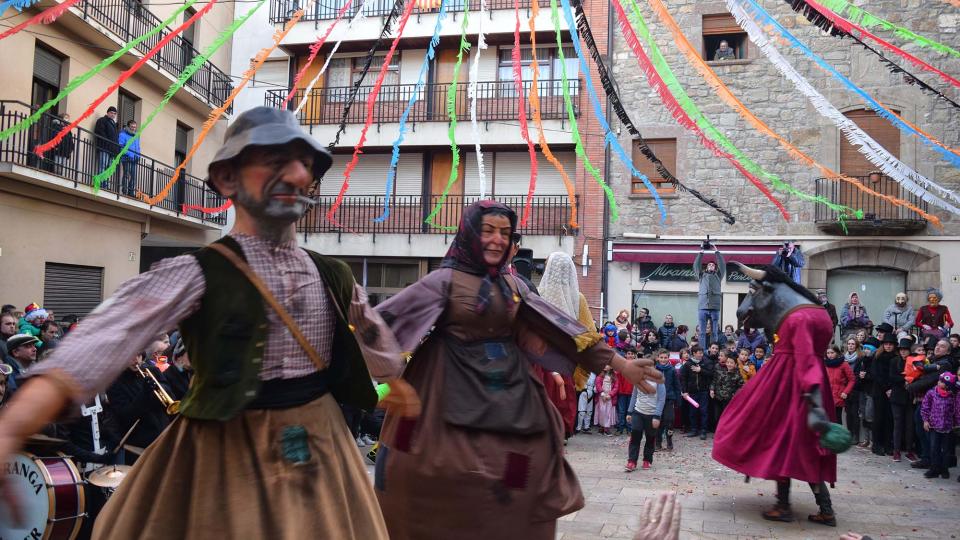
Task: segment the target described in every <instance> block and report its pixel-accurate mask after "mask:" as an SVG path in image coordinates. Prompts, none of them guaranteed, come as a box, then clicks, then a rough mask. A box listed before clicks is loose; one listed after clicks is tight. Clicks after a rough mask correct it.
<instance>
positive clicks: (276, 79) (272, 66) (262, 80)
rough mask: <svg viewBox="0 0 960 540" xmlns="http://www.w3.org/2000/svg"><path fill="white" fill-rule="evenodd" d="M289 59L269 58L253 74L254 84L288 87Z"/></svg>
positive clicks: (269, 86)
mask: <svg viewBox="0 0 960 540" xmlns="http://www.w3.org/2000/svg"><path fill="white" fill-rule="evenodd" d="M288 66H289V61H288V60H287V59H286V58H284V59H282V60H267V61H266V62H264V63H263V65H262V66H260V69H258V70H257V72H256V73H255V74H254V76H253V83H254V84H253V86H257V84H259V85H260V86H266V87H268V88H286V87H287V83H288V82H289V79H290V70H289V67H288Z"/></svg>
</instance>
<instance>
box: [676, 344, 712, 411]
mask: <svg viewBox="0 0 960 540" xmlns="http://www.w3.org/2000/svg"><path fill="white" fill-rule="evenodd" d="M693 365H694V363H693V361H689V362H687V363H685V364H683V367H682V368H680V386H681V387H682V388H683V391H684V392H686V393H688V394H693V393H696V392H708V391H709V390H710V385H711V384H713V373H714V371H715V370H716V364H714V363H713V362H712V361H711V360H710V359H709V358H707V357H706V356H704V357H703V361H701V362H700V368H701V369H700V373H697V372H695V371H693V370H692V369H690V368H691V367H692V366H693ZM701 406H702V404H701Z"/></svg>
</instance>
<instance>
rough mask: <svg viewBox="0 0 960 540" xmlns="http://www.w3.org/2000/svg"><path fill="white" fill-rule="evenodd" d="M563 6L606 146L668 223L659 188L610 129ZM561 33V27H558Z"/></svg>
mask: <svg viewBox="0 0 960 540" xmlns="http://www.w3.org/2000/svg"><path fill="white" fill-rule="evenodd" d="M561 3H562V4H563V15H564V18H565V19H566V22H567V26H568V27H569V28H570V32H571V34H572V36H571V37H572V39H571V41H572V42H573V49H574V51H576V53H577V59H578V60H579V61H580V71H581V72H582V74H583V79H584V86H586V88H587V94H588V95H589V97H590V103H591V104H592V105H593V114H594V115H595V116H596V117H597V121H598V122H599V123H600V128H601V129H602V130H603V133H604V137H603V141H604V144H605V145H607V146H610V148H611V149H612V150H613V153H614V154H615V155H616V156H617V157H618V158H619V159H620V162H621V163H623V164H624V165H626V166H627V168H628V169H629V170H630V174H631V175H632V176H634V177H636V178H639V179H640V181H641V182H643V185H644V186H646V188H647V191H649V192H650V195H652V196H653V200H654V202H656V204H657V209H658V210H659V211H660V223H666V222H667V209H666V208H664V206H663V201H662V200H661V199H660V194H659V193H657V188H656V187H654V185H653V183H652V182H650V179H649V178H647V177H646V175H644V174H642V173H641V172H640V171H638V170H637V168H636V166H634V164H633V159H632V158H631V157H630V156H628V155H627V152H626V150H624V149H623V146H621V145H620V141H619V140H618V139H617V135H616V134H615V133H614V132H613V130H612V129H610V124H609V122H607V116H606V114H605V113H604V112H603V105H601V104H600V98H599V97H597V92H596V90H594V88H593V77H591V75H590V66H588V65H587V60H586V57H585V56H584V54H583V50H582V49H581V48H580V36H579V34H578V33H577V25H576V22H574V20H573V12H572V11H570V3H569V1H568V0H561ZM551 6H552V8H553V9H554V11H556V5H555V3H554V4H551ZM557 30H558V31H559V27H557ZM560 60H561V61H563V60H564V58H563V53H562V52H561V53H560Z"/></svg>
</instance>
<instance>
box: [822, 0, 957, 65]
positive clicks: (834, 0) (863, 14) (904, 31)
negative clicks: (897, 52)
mask: <svg viewBox="0 0 960 540" xmlns="http://www.w3.org/2000/svg"><path fill="white" fill-rule="evenodd" d="M818 2H819V3H820V4H822V5H823V6H825V7H827V8H828V9H830V10H831V11H834V12H836V13H837V14H838V15H840V16H841V17H844V18H846V19H849V20H850V22H852V23H854V24H859V25H860V26H863V27H864V28H877V27H879V28H882V29H883V30H886V31H888V32H893V33H894V35H896V36H897V37H899V38H900V39H903V40H906V41H910V42H912V43H916V44H917V45H919V46H920V47H928V48H930V49H933V50H935V51H937V52H941V53H943V54H949V55H951V56H956V57H958V58H960V51H957V50H955V49H952V48H950V47H948V46H946V45H944V44H943V43H940V42H939V41H934V40H932V39H930V38H926V37H923V36H921V35H919V34H916V33H914V32H912V31H910V30H909V29H908V28H904V27H902V26H897V25H895V24H893V23H892V22H890V21H888V20H886V19H881V18H880V17H877V16H876V15H874V14H872V13H870V12H869V11H867V10H865V9H863V8H861V7H857V6H854V5H851V4H850V3H849V2H847V1H846V0H818Z"/></svg>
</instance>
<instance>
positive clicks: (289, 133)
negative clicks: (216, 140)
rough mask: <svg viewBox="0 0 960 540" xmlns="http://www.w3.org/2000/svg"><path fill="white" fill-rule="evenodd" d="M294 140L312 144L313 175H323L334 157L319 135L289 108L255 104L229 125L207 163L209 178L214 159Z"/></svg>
mask: <svg viewBox="0 0 960 540" xmlns="http://www.w3.org/2000/svg"><path fill="white" fill-rule="evenodd" d="M295 140H301V141H303V142H305V143H307V144H308V145H310V147H311V148H313V150H314V156H313V176H314V178H315V179H319V178H321V177H322V176H323V175H324V173H326V172H327V169H329V168H330V165H331V164H332V163H333V157H331V156H330V152H329V151H327V149H326V148H324V147H323V146H322V145H321V144H320V143H319V142H317V140H316V139H314V138H313V137H311V136H310V135H308V134H307V133H304V131H303V129H302V128H301V127H300V123H299V122H297V117H296V116H294V115H293V113H292V112H290V111H284V110H280V109H274V108H272V107H254V108H253V109H250V110H249V111H246V112H244V113H243V114H241V115H240V116H238V117H237V118H236V120H234V121H233V123H232V124H230V127H228V128H227V133H226V135H225V137H224V141H223V146H222V147H220V150H217V155H215V156H214V157H213V161H211V162H210V165H208V166H207V173H208V175H207V180H208V181H209V180H210V176H209V172H210V168H211V167H213V165H214V164H215V163H219V162H221V161H226V160H229V159H233V158H235V157H237V156H239V155H240V153H241V152H243V151H244V149H246V148H247V147H248V146H277V145H281V144H287V143H289V142H291V141H295ZM211 187H213V185H212V184H211Z"/></svg>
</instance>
